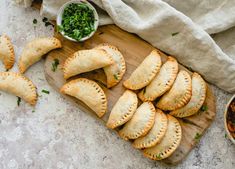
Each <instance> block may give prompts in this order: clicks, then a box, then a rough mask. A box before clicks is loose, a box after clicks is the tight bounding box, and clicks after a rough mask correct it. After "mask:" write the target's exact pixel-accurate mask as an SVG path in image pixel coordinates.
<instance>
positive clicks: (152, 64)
mask: <svg viewBox="0 0 235 169" xmlns="http://www.w3.org/2000/svg"><path fill="white" fill-rule="evenodd" d="M161 64H162V62H161V56H160V54H159V53H158V51H157V50H153V51H152V52H151V53H150V54H149V55H148V56H147V57H146V58H145V59H144V61H143V62H142V63H141V64H140V65H139V66H138V67H137V69H136V70H135V71H134V72H133V73H132V74H131V76H130V77H129V78H128V79H127V80H126V81H125V82H124V83H123V85H124V86H125V87H126V88H128V89H131V90H138V89H141V88H143V87H145V86H147V85H148V84H149V83H150V82H151V80H153V78H154V77H155V76H156V74H157V73H158V72H159V70H160V67H161Z"/></svg>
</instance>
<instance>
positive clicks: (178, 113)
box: [170, 73, 207, 118]
mask: <svg viewBox="0 0 235 169" xmlns="http://www.w3.org/2000/svg"><path fill="white" fill-rule="evenodd" d="M206 88H207V87H206V82H205V81H204V80H203V78H202V77H201V76H200V75H199V74H198V73H193V76H192V97H191V99H190V101H189V102H188V104H186V105H185V106H184V107H182V108H179V109H176V110H174V111H172V112H171V113H170V114H171V115H173V116H175V117H180V118H183V117H188V116H191V115H194V114H195V113H197V112H198V111H199V109H200V108H201V107H202V105H203V103H204V101H205V99H206Z"/></svg>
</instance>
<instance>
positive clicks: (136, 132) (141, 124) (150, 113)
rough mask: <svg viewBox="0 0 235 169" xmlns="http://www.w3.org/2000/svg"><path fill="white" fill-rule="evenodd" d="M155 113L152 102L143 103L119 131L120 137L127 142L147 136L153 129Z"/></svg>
mask: <svg viewBox="0 0 235 169" xmlns="http://www.w3.org/2000/svg"><path fill="white" fill-rule="evenodd" d="M155 112H156V110H155V107H154V105H153V104H152V103H151V102H144V103H142V104H141V105H140V107H138V109H137V110H136V112H135V113H134V115H133V116H132V118H131V119H130V120H129V121H128V122H127V123H126V124H125V125H124V127H123V128H122V129H121V130H120V131H119V135H120V136H121V137H122V138H123V139H125V140H128V139H137V138H138V137H141V136H144V135H146V134H147V133H148V131H149V130H150V129H151V128H152V127H153V124H154V119H155Z"/></svg>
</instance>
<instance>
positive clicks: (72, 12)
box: [59, 3, 95, 41]
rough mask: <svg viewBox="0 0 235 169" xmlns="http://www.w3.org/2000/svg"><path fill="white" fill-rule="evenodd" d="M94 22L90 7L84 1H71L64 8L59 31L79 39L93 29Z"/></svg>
mask: <svg viewBox="0 0 235 169" xmlns="http://www.w3.org/2000/svg"><path fill="white" fill-rule="evenodd" d="M94 23H95V16H94V13H93V10H92V9H90V8H89V7H88V6H87V5H86V4H85V3H80V4H77V3H71V4H69V5H68V6H67V7H66V8H65V9H64V13H63V15H62V24H61V26H59V31H60V32H61V31H63V32H64V34H65V35H66V36H69V37H71V38H73V39H75V40H78V41H79V40H80V39H82V38H83V37H86V36H88V35H90V33H91V32H93V31H94V30H95V29H94Z"/></svg>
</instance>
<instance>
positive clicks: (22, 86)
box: [0, 72, 37, 105]
mask: <svg viewBox="0 0 235 169" xmlns="http://www.w3.org/2000/svg"><path fill="white" fill-rule="evenodd" d="M0 90H3V91H6V92H9V93H12V94H14V95H16V96H19V97H20V98H22V99H24V100H25V101H26V102H28V103H29V104H31V105H35V104H36V102H37V91H36V87H35V86H34V84H33V83H32V82H31V81H30V80H29V79H28V78H26V77H24V76H23V75H21V74H20V73H15V72H0Z"/></svg>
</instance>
